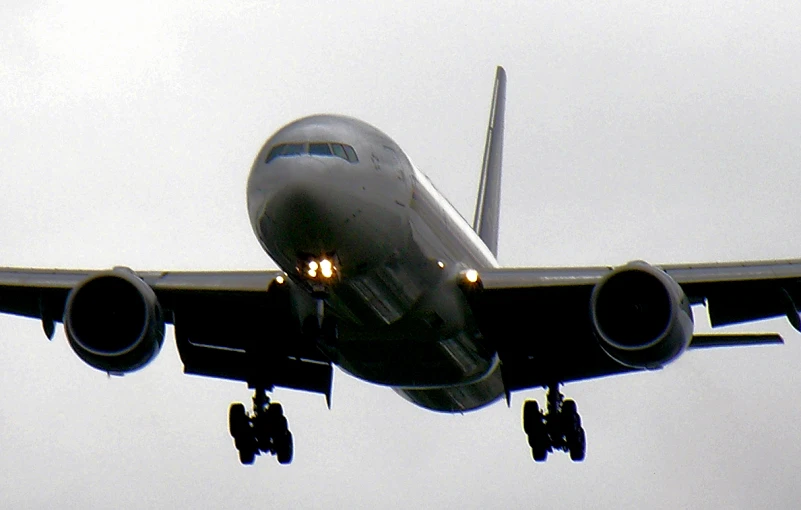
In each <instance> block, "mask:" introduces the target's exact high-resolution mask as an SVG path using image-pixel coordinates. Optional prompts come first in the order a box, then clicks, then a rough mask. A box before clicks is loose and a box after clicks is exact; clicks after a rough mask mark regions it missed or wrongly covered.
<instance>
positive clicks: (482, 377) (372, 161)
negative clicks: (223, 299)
mask: <svg viewBox="0 0 801 510" xmlns="http://www.w3.org/2000/svg"><path fill="white" fill-rule="evenodd" d="M346 150H347V153H346V152H345V151H346ZM282 151H283V152H284V154H281V152H282ZM354 153H355V156H354ZM247 199H248V212H249V215H250V220H251V224H252V226H253V229H254V232H255V234H256V236H257V237H258V239H259V242H260V243H261V245H262V247H263V248H264V249H265V251H266V252H267V253H268V254H269V255H270V257H271V258H272V259H273V260H274V261H275V262H276V263H277V264H278V265H279V267H280V268H281V269H282V270H283V271H284V272H286V274H287V275H288V276H289V278H290V279H291V280H292V283H293V288H294V289H296V292H297V293H299V294H302V296H299V301H304V300H305V301H306V302H307V303H308V302H316V301H317V300H324V302H325V308H324V311H323V312H322V313H324V314H325V315H326V316H334V317H335V318H336V331H337V335H336V338H335V340H334V339H327V340H326V339H325V337H323V345H321V348H322V349H323V350H324V351H325V352H326V354H327V355H328V356H329V357H331V359H332V361H333V362H335V363H336V364H337V365H339V366H340V367H342V368H343V369H344V370H346V371H347V372H349V373H351V374H353V375H354V376H356V377H359V378H361V379H365V380H368V381H371V382H373V383H377V384H383V385H388V386H391V387H393V388H395V389H396V390H397V391H398V392H399V393H400V394H401V395H403V396H404V397H406V398H407V399H409V400H410V401H412V402H414V403H415V404H418V405H420V406H423V407H426V408H429V409H433V410H438V411H447V412H459V411H465V410H469V409H475V408H478V407H481V406H483V405H486V404H488V403H491V402H493V401H495V400H497V399H498V398H499V397H500V396H501V395H503V384H502V381H501V377H500V371H499V369H498V357H497V354H496V352H495V350H494V349H493V348H492V346H489V345H487V344H486V343H485V342H484V340H483V338H482V336H481V333H480V331H479V330H478V328H477V326H476V324H475V321H474V320H473V317H472V314H471V311H470V308H469V306H468V303H467V299H466V297H465V295H464V292H463V291H462V290H461V288H460V287H459V279H460V278H463V274H464V271H466V270H468V269H476V270H479V271H480V269H482V268H488V267H496V266H497V262H496V260H495V257H494V256H493V254H492V253H491V252H490V250H489V249H488V248H487V247H486V246H485V244H484V243H483V242H482V240H481V239H480V238H479V237H478V235H477V234H476V233H475V232H474V231H473V229H472V228H471V227H470V225H469V224H468V223H467V222H466V221H465V220H464V218H462V216H461V215H460V214H459V213H458V212H457V211H456V210H455V209H454V207H453V206H452V205H451V204H450V203H449V202H448V201H447V200H446V199H445V198H444V197H443V196H442V195H441V194H440V193H439V192H437V190H436V189H435V188H434V186H433V185H432V184H431V182H430V181H429V180H428V178H426V177H425V176H424V175H423V174H422V173H421V172H420V171H418V170H417V169H416V168H415V167H414V165H412V163H411V162H410V161H409V158H408V157H407V156H406V155H405V154H404V153H403V151H402V150H401V148H400V147H399V146H398V145H397V144H396V143H395V142H394V141H392V139H390V138H389V137H388V136H387V135H385V134H384V133H382V132H380V131H379V130H377V129H376V128H374V127H372V126H370V125H369V124H366V123H364V122H362V121H359V120H356V119H353V118H349V117H342V116H335V115H315V116H311V117H306V118H303V119H300V120H297V121H295V122H292V123H290V124H288V125H287V126H284V127H283V128H281V129H280V130H279V131H278V132H276V133H275V134H274V135H273V136H272V137H271V138H269V139H268V140H267V141H266V142H265V144H264V146H263V148H262V150H261V151H260V152H259V154H258V156H257V157H256V160H255V162H254V164H253V168H252V170H251V173H250V178H249V180H248V188H247ZM312 260H313V261H319V260H327V261H331V263H332V266H333V269H332V271H333V274H332V275H331V273H330V272H329V277H327V278H322V277H320V275H318V274H317V272H318V271H315V270H312V271H311V272H310V271H309V266H308V264H309V263H310V262H309V261H312ZM313 264H315V265H314V266H313V267H314V268H317V267H318V266H317V265H316V264H317V262H314V263H313ZM310 274H313V275H315V278H311V277H309V275H310ZM301 309H303V307H302V306H300V307H299V310H301ZM303 310H304V311H299V315H301V316H299V317H298V319H299V320H301V321H303V320H304V317H303V316H302V315H304V314H306V315H308V314H311V313H313V311H314V308H313V307H308V306H307V307H306V308H305V309H303ZM317 313H318V314H319V313H320V312H319V311H318V312H317ZM315 317H316V315H315Z"/></svg>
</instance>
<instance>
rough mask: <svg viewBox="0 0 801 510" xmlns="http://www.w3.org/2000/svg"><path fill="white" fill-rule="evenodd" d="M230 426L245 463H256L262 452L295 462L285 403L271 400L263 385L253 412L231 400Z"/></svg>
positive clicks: (254, 397) (282, 461)
mask: <svg viewBox="0 0 801 510" xmlns="http://www.w3.org/2000/svg"><path fill="white" fill-rule="evenodd" d="M228 430H229V432H230V433H231V437H233V438H234V445H236V449H237V450H239V460H240V462H242V464H253V462H254V461H255V460H256V455H258V454H260V453H269V454H272V455H275V456H276V457H278V463H279V464H289V463H290V462H292V453H293V449H294V448H293V442H292V433H291V432H290V431H289V424H288V423H287V419H286V416H284V410H283V407H281V404H279V403H277V402H275V403H270V399H269V397H267V392H266V391H265V390H264V389H257V390H256V394H255V395H254V396H253V411H252V412H250V413H248V412H246V411H245V406H244V405H242V404H241V403H239V402H235V403H233V404H231V407H230V408H229V409H228Z"/></svg>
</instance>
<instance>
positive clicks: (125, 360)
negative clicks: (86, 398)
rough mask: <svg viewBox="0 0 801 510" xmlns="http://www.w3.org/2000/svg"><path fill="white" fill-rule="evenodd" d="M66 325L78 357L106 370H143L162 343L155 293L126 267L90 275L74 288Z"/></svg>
mask: <svg viewBox="0 0 801 510" xmlns="http://www.w3.org/2000/svg"><path fill="white" fill-rule="evenodd" d="M64 329H65V330H66V333H67V339H68V340H69V344H70V346H71V347H72V349H73V350H74V351H75V353H76V354H77V355H78V357H80V358H81V359H82V360H83V361H85V362H86V363H87V364H89V365H91V366H93V367H94V368H97V369H98V370H103V371H104V372H115V373H125V372H132V371H134V370H139V369H140V368H142V367H144V366H145V365H147V364H148V363H150V362H151V361H152V360H153V358H155V357H156V355H157V354H158V353H159V351H160V350H161V345H162V344H163V343H164V318H163V316H162V313H161V307H160V306H159V303H158V299H157V298H156V294H155V292H153V289H151V288H150V286H149V285H148V284H146V283H145V282H144V281H142V279H141V278H139V277H138V276H136V275H135V274H134V273H133V271H131V270H129V269H123V268H117V269H114V270H113V271H110V272H106V273H100V274H97V275H94V276H91V277H89V278H87V279H86V280H84V281H83V282H81V283H80V284H78V285H77V286H76V287H75V288H74V289H73V290H72V292H70V295H69V297H68V298H67V304H66V306H65V309H64Z"/></svg>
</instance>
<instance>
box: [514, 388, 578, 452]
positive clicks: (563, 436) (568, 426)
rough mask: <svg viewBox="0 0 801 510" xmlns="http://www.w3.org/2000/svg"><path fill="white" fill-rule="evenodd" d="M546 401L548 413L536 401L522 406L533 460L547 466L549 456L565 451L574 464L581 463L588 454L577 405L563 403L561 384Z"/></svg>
mask: <svg viewBox="0 0 801 510" xmlns="http://www.w3.org/2000/svg"><path fill="white" fill-rule="evenodd" d="M547 400H548V411H547V412H545V413H543V412H542V411H541V410H540V407H539V405H538V404H537V401H536V400H526V402H525V403H524V404H523V431H525V433H526V435H527V436H528V444H529V446H530V447H531V456H532V457H533V458H534V460H535V461H537V462H544V461H545V460H546V459H547V458H548V452H553V451H554V450H562V451H564V452H568V453H570V459H571V460H573V461H574V462H581V461H582V460H584V455H585V453H586V451H587V436H586V434H585V433H584V428H582V426H581V417H580V416H579V414H578V409H577V408H576V403H575V402H574V401H573V400H564V397H563V396H562V394H561V393H560V392H559V384H553V385H551V386H549V387H548V395H547Z"/></svg>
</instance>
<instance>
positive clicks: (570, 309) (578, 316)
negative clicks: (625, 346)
mask: <svg viewBox="0 0 801 510" xmlns="http://www.w3.org/2000/svg"><path fill="white" fill-rule="evenodd" d="M659 268H660V269H662V270H663V271H664V272H665V273H667V275H669V276H670V278H672V279H673V280H674V281H675V282H676V283H677V284H678V285H679V286H680V287H681V289H682V290H683V291H684V293H685V294H686V296H687V298H688V299H689V302H690V303H691V304H694V305H701V304H703V305H705V306H706V309H707V312H708V314H709V318H710V323H711V324H712V326H713V327H718V326H725V325H730V324H737V323H743V322H750V321H756V320H761V319H768V318H772V317H780V316H786V317H788V319H789V320H790V323H791V324H792V325H793V327H795V329H797V330H799V331H801V319H799V305H801V260H788V261H764V262H743V263H718V264H696V265H690V264H688V265H665V266H659ZM613 270H614V268H611V267H587V268H497V269H485V270H482V272H481V281H482V285H483V290H482V291H481V292H480V293H478V294H477V295H476V296H475V297H474V298H472V299H471V306H472V308H473V312H474V315H475V316H476V319H477V321H478V324H479V328H480V330H481V331H482V333H483V334H484V336H485V337H486V338H487V339H488V340H489V341H490V342H492V343H494V345H496V346H497V348H498V352H499V356H500V358H501V363H502V372H503V377H504V383H505V386H506V389H507V394H508V392H511V391H515V390H521V389H525V388H531V387H540V386H546V385H549V384H553V383H556V382H569V381H577V380H583V379H590V378H594V377H603V376H608V375H614V374H620V373H625V372H630V371H634V370H637V369H635V368H631V367H628V366H625V365H622V364H620V363H618V362H617V361H615V360H614V359H612V358H611V357H610V356H609V355H608V354H607V353H606V352H604V350H603V349H602V348H601V346H600V344H599V342H598V340H597V339H596V335H595V329H594V326H593V324H592V318H591V311H590V306H591V305H590V301H591V296H592V292H593V289H594V288H595V286H596V285H597V284H598V283H599V282H601V281H602V279H603V278H604V277H605V276H607V275H608V274H609V273H611V272H612V271H613ZM775 343H782V339H781V337H780V336H779V335H777V334H773V333H767V334H762V333H755V334H715V333H712V334H705V335H694V336H693V338H692V340H691V342H690V344H689V349H698V348H707V347H727V346H739V345H759V344H775Z"/></svg>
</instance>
